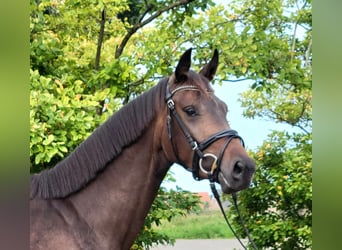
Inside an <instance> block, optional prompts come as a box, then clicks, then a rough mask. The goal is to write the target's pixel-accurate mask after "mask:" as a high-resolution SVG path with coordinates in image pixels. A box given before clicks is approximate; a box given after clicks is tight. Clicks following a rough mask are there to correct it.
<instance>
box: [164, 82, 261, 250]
mask: <svg viewBox="0 0 342 250" xmlns="http://www.w3.org/2000/svg"><path fill="white" fill-rule="evenodd" d="M185 90H192V91H200V90H199V89H198V88H197V87H195V86H191V85H185V86H180V87H178V88H176V89H174V90H173V91H170V88H169V84H167V87H166V94H165V100H166V104H167V107H168V115H167V129H168V136H169V139H170V141H171V144H172V149H173V152H174V154H175V156H176V160H177V162H180V159H179V156H178V153H177V150H176V146H175V143H174V141H173V137H172V127H171V120H172V117H174V118H175V120H176V122H177V123H178V125H179V127H180V129H181V131H182V133H183V134H184V136H185V138H186V140H187V142H188V144H189V145H190V147H191V149H192V150H193V151H194V156H193V161H192V168H191V169H190V168H187V167H186V166H183V167H184V168H185V169H186V170H188V171H191V172H192V175H193V178H194V179H195V180H197V181H198V180H201V177H200V176H199V171H202V172H203V173H205V174H206V175H207V176H208V179H209V181H210V188H211V191H212V193H213V195H214V197H215V199H216V201H217V203H218V205H219V207H220V209H221V212H222V214H223V217H224V219H225V221H226V223H227V225H228V226H229V228H230V230H231V231H232V232H233V234H234V236H235V237H236V239H237V240H238V241H239V243H240V244H241V246H242V247H243V248H244V249H247V248H246V246H245V245H244V244H243V243H242V241H241V240H240V238H239V237H238V235H237V234H236V232H235V231H234V229H233V228H232V226H231V224H230V223H229V221H228V218H227V215H226V213H225V211H224V209H223V206H222V202H221V200H220V196H219V194H218V192H217V190H216V186H215V181H218V175H219V174H221V175H222V179H223V180H224V181H225V182H227V180H226V179H225V177H224V176H223V174H222V173H221V169H220V168H221V162H222V157H223V154H224V152H225V150H226V148H227V147H228V145H229V143H230V142H231V141H232V140H233V139H235V138H238V139H240V141H241V143H242V145H243V147H245V143H244V141H243V139H242V138H241V137H240V136H239V135H238V133H237V132H236V131H235V130H232V129H229V130H222V131H220V132H217V133H215V134H213V135H211V136H210V137H208V138H207V139H205V140H204V141H202V142H200V143H199V142H198V141H197V140H196V139H195V138H193V136H192V135H191V134H190V132H189V130H188V128H187V126H186V125H185V123H184V122H183V120H182V119H181V117H180V116H179V114H178V113H177V110H176V108H175V103H174V101H173V99H172V97H173V95H174V94H176V93H177V92H180V91H185ZM221 138H226V142H225V143H224V145H223V147H222V149H221V151H220V153H219V156H218V157H217V156H216V155H214V154H212V153H204V152H203V150H205V149H206V148H208V147H209V146H210V145H211V144H213V143H214V142H216V141H217V140H219V139H221ZM208 157H210V158H212V159H213V163H212V166H211V169H210V171H207V170H205V169H204V167H203V166H202V162H203V160H204V159H205V158H208ZM232 197H233V201H234V206H235V208H236V210H237V212H238V215H239V218H240V222H241V224H242V226H243V229H244V231H245V233H246V235H247V237H248V240H249V242H250V243H251V245H252V247H253V249H255V250H256V249H257V247H256V245H255V243H254V242H253V240H252V238H251V236H250V234H249V232H248V230H247V228H246V226H245V222H244V221H243V219H242V216H241V213H240V210H239V208H238V204H237V196H236V194H235V193H233V194H232Z"/></svg>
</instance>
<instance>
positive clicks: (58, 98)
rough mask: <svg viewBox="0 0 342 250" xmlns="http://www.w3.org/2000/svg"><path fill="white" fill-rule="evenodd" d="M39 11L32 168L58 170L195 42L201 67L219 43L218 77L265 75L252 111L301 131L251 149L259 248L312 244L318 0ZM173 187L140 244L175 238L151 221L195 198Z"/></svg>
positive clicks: (107, 1) (252, 208) (80, 5)
mask: <svg viewBox="0 0 342 250" xmlns="http://www.w3.org/2000/svg"><path fill="white" fill-rule="evenodd" d="M30 7H31V13H30V30H31V33H30V45H31V52H30V62H31V70H30V84H31V85H30V86H31V96H30V106H31V111H30V125H31V130H30V139H31V141H30V162H31V172H39V171H41V170H43V169H45V168H50V167H52V166H54V165H55V164H56V162H58V161H60V160H61V159H63V158H64V157H65V156H66V155H67V154H68V153H70V152H71V151H72V150H73V149H74V148H75V147H76V146H77V145H78V144H79V143H80V142H82V141H83V140H85V139H86V138H87V136H88V135H89V134H90V133H91V132H92V131H93V130H94V129H95V128H96V127H97V126H99V124H101V123H102V122H103V121H104V120H106V119H107V118H108V116H110V115H111V114H112V113H113V112H115V111H116V110H118V109H119V108H120V107H122V105H124V104H125V103H127V102H128V101H129V100H131V99H133V98H135V97H136V96H137V95H139V94H140V93H141V92H143V91H145V90H146V89H148V88H150V87H151V86H152V85H154V84H155V83H156V82H157V81H158V80H159V79H160V78H161V77H162V76H166V75H169V74H171V73H172V71H173V70H174V66H175V62H176V61H177V60H178V58H179V56H180V54H181V53H182V52H183V51H184V50H185V49H186V48H188V47H190V46H192V47H194V51H195V55H194V56H195V60H194V63H193V65H192V67H193V68H194V69H196V70H197V69H199V68H200V67H201V66H202V65H203V64H204V63H206V61H207V60H208V59H210V58H211V55H212V51H213V49H214V48H218V49H219V51H220V65H219V69H218V74H217V76H216V77H215V79H214V83H219V84H221V83H222V82H223V83H224V82H225V81H240V80H244V79H252V80H253V81H254V84H253V85H252V88H251V89H250V90H249V91H247V92H246V93H244V94H243V95H242V96H241V102H242V105H243V106H244V107H245V112H244V115H245V116H247V117H250V118H256V117H261V118H266V119H270V120H273V121H276V122H281V123H287V124H290V125H291V126H294V127H297V128H299V130H298V131H299V132H298V131H297V132H296V133H293V134H291V133H285V132H274V133H272V134H271V135H270V137H269V138H268V139H267V140H266V141H265V142H264V144H263V145H261V146H260V147H259V148H258V149H257V150H256V151H255V152H251V153H252V154H253V156H254V157H255V159H256V161H257V164H258V166H259V168H258V170H257V173H256V175H255V180H254V182H253V186H252V187H251V188H250V189H249V190H247V191H246V192H242V193H241V195H240V204H241V206H243V213H244V215H245V216H244V217H245V218H248V220H247V226H248V227H249V228H251V231H252V235H253V237H254V238H255V241H256V243H257V245H258V246H259V247H275V248H277V247H278V246H279V247H280V248H281V247H284V248H285V247H288V246H290V248H293V249H296V248H301V247H303V246H305V247H308V246H310V244H311V211H312V210H311V193H312V192H311V125H312V117H311V116H312V114H311V112H312V110H311V98H312V96H311V61H312V53H311V47H312V29H311V26H312V25H311V1H310V0H307V1H305V0H298V1H294V0H286V1H283V0H271V1H262V0H247V1H241V0H234V1H230V2H229V3H227V4H218V5H214V4H213V1H210V0H206V1H195V0H178V1H171V0H163V1H157V0H148V1H141V0H125V1H122V0H120V1H119V0H99V1H91V0H82V1H80V0H68V1H53V0H31V1H30ZM284 176H286V178H285V177H284ZM172 192H173V191H171V192H167V191H166V190H164V189H161V190H160V192H159V194H158V197H157V199H156V201H155V203H154V204H153V207H152V209H151V212H150V214H149V217H148V218H147V219H146V223H145V227H144V229H143V231H142V234H141V236H140V238H139V239H138V240H137V244H136V245H135V246H134V247H135V248H139V247H143V246H144V247H145V248H148V247H149V246H150V245H151V243H152V242H153V241H157V242H158V239H160V240H159V242H160V243H162V242H169V241H168V239H167V238H165V237H164V238H163V236H159V235H155V232H154V231H153V230H152V229H151V228H152V224H153V223H159V222H160V219H161V218H167V219H168V220H169V219H171V218H172V217H173V216H174V215H175V214H177V213H183V212H181V211H184V210H179V209H183V208H184V209H189V208H190V207H194V206H195V204H196V202H195V201H194V200H192V198H191V196H190V195H188V194H187V193H186V194H184V195H183V194H181V196H178V194H177V193H172ZM280 192H281V195H280ZM165 197H170V199H169V200H170V202H167V203H166V202H165V201H166V200H168V199H165ZM181 197H182V199H183V202H184V203H179V201H180V199H181ZM184 204H185V205H184ZM167 211H168V212H169V213H170V214H167V213H168V212H167ZM232 216H233V217H234V216H235V214H234V213H233V214H232ZM235 226H236V227H238V228H239V225H238V223H236V225H235ZM160 237H161V238H160ZM164 240H165V241H164ZM296 240H297V243H295V241H296ZM143 242H144V243H143ZM290 243H291V244H290Z"/></svg>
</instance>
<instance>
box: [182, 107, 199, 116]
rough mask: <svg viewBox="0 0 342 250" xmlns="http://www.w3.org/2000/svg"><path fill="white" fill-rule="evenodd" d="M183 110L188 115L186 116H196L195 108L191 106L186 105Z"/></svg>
mask: <svg viewBox="0 0 342 250" xmlns="http://www.w3.org/2000/svg"><path fill="white" fill-rule="evenodd" d="M183 111H184V112H185V113H186V114H187V115H188V116H192V117H193V116H196V115H197V112H196V109H195V108H194V107H193V106H188V107H185V108H184V109H183Z"/></svg>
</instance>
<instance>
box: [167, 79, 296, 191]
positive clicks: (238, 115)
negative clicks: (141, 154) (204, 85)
mask: <svg viewBox="0 0 342 250" xmlns="http://www.w3.org/2000/svg"><path fill="white" fill-rule="evenodd" d="M252 83H253V82H251V81H248V80H247V81H241V82H224V83H222V85H219V84H215V85H214V86H213V87H214V89H215V94H216V96H217V97H219V98H220V99H221V100H222V101H224V102H225V103H226V104H227V105H228V110H229V111H228V114H227V120H228V121H229V124H230V127H231V128H232V129H234V130H236V131H238V133H239V135H240V136H241V137H242V138H243V139H244V141H245V144H246V148H247V149H251V150H254V149H257V147H258V146H260V145H261V144H262V142H263V141H264V140H265V139H266V138H267V135H268V134H270V133H271V131H272V130H288V131H294V130H295V129H294V128H293V127H291V126H289V125H286V124H279V123H275V122H272V121H267V120H263V119H261V118H259V119H258V118H255V119H248V118H245V117H243V115H242V113H243V108H242V107H241V104H240V102H239V101H238V98H239V97H240V96H239V94H240V93H242V92H244V91H246V90H247V89H248V88H249V87H250V85H251V84H252ZM170 171H171V172H172V173H173V176H174V177H175V179H176V182H165V181H164V182H163V183H162V186H163V187H166V188H167V189H171V188H172V189H175V188H176V186H178V187H181V188H182V189H183V190H187V191H191V192H195V193H197V192H208V193H211V191H210V186H209V181H208V180H201V181H196V180H194V179H193V177H192V173H191V172H188V171H186V170H185V169H184V168H183V167H182V166H180V165H177V164H174V165H173V166H172V167H171V168H170ZM216 185H217V188H218V189H219V185H218V184H216Z"/></svg>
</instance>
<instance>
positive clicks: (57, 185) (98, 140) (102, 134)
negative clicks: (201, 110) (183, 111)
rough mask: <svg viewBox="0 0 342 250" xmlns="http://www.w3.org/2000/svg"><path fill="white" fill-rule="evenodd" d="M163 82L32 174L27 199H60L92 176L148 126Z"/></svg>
mask: <svg viewBox="0 0 342 250" xmlns="http://www.w3.org/2000/svg"><path fill="white" fill-rule="evenodd" d="M166 82H167V79H166V78H164V79H163V80H161V81H160V82H159V83H158V84H157V85H156V86H154V87H153V88H151V89H150V90H149V91H147V92H145V93H144V94H142V95H140V96H139V97H137V98H136V99H135V100H133V101H131V102H130V103H128V104H127V105H125V106H124V107H123V108H121V109H120V110H119V111H117V112H116V113H115V114H114V115H112V116H111V117H110V118H109V119H108V120H107V121H106V122H105V123H103V124H102V125H101V126H99V127H98V128H97V129H96V130H95V131H94V132H93V133H92V134H91V135H90V136H89V137H88V138H87V139H86V140H85V141H84V142H82V143H81V144H80V145H79V146H78V147H77V148H76V149H75V150H74V151H73V152H71V154H70V155H69V156H67V157H66V158H65V159H63V160H62V161H61V162H59V163H58V164H57V165H56V166H55V167H53V168H52V169H48V170H44V171H43V172H41V173H40V174H34V175H32V176H31V191H30V197H31V199H33V198H42V199H53V198H63V197H66V196H68V195H70V194H72V193H75V192H77V191H79V190H80V189H82V188H83V187H84V186H85V185H87V184H88V183H89V181H90V180H92V179H94V178H95V177H96V176H97V174H98V173H99V172H100V171H102V170H104V168H105V167H106V166H107V165H108V163H110V162H111V161H112V160H113V159H114V158H116V157H118V156H119V154H120V153H121V152H122V150H123V148H125V147H127V146H129V145H130V144H131V143H133V142H134V141H136V140H137V139H138V138H139V137H140V136H141V135H142V134H143V132H144V130H145V129H146V128H147V127H148V126H149V124H150V122H151V121H152V120H153V119H154V117H155V116H156V114H157V113H158V111H160V109H161V107H162V103H164V95H165V88H166Z"/></svg>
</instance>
